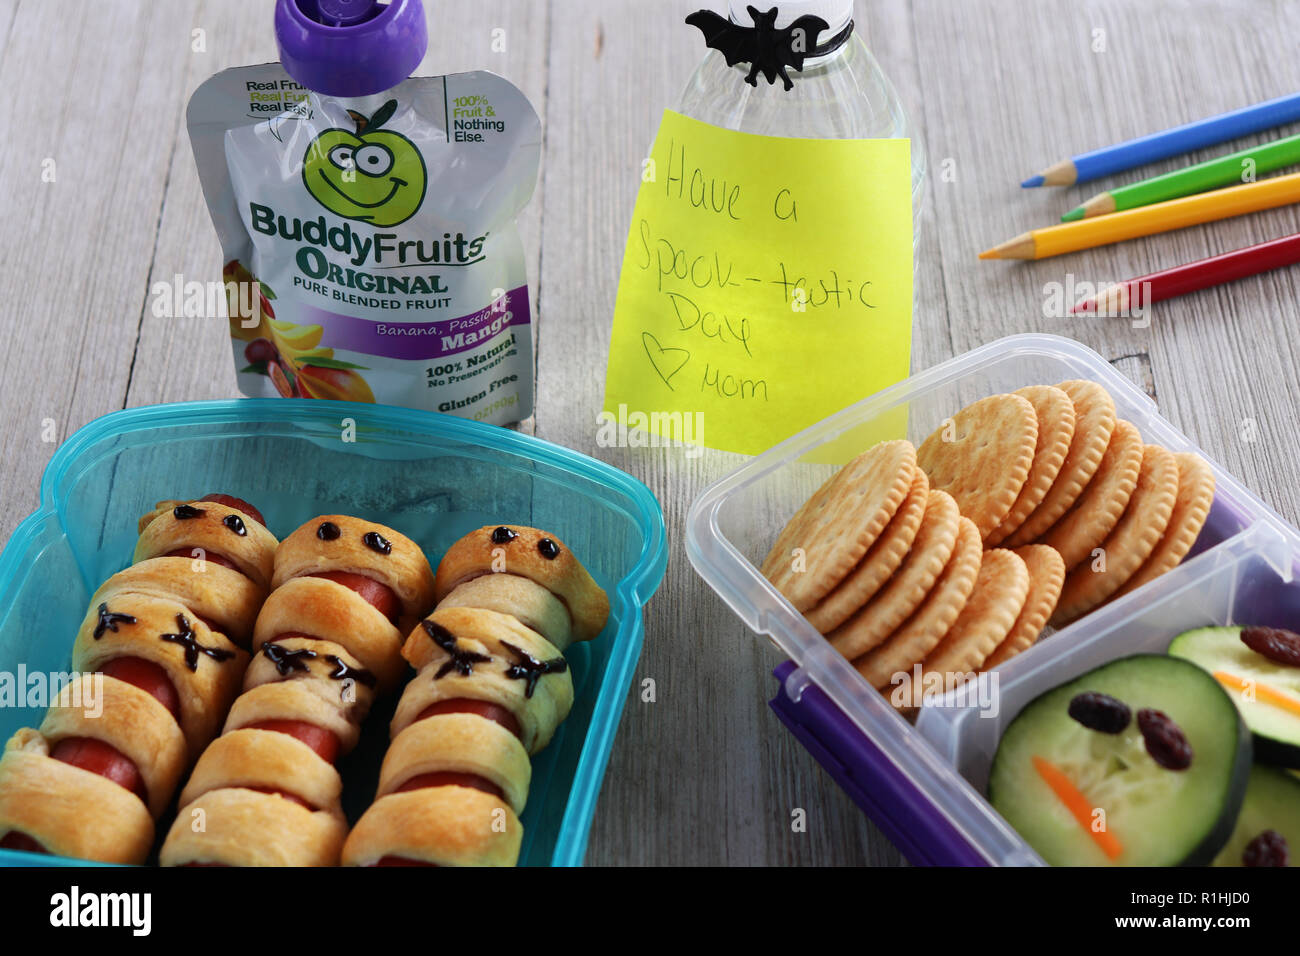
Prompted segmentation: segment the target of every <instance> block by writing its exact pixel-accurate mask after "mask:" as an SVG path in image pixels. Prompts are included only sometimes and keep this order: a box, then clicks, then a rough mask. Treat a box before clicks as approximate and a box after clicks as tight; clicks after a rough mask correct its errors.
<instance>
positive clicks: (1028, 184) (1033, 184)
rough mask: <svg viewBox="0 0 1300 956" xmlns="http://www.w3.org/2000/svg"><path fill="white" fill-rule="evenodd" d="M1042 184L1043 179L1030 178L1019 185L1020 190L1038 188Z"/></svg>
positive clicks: (1039, 177)
mask: <svg viewBox="0 0 1300 956" xmlns="http://www.w3.org/2000/svg"><path fill="white" fill-rule="evenodd" d="M1044 182H1045V180H1044V179H1043V177H1042V176H1030V177H1029V178H1028V179H1026V180H1025V181H1024V182H1023V183H1021V184H1020V188H1021V189H1035V188H1037V187H1038V186H1041V185H1043V183H1044Z"/></svg>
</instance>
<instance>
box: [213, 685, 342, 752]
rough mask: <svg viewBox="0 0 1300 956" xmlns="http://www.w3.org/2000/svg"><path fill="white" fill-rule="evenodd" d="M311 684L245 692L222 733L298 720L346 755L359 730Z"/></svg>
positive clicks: (231, 710) (259, 686)
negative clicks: (331, 736)
mask: <svg viewBox="0 0 1300 956" xmlns="http://www.w3.org/2000/svg"><path fill="white" fill-rule="evenodd" d="M311 683H313V682H309V681H296V680H290V681H279V682H276V683H272V684H259V685H258V686H257V687H254V688H253V689H251V690H246V691H244V693H242V694H240V695H239V697H238V698H236V700H235V703H234V705H233V706H231V708H230V714H229V716H227V717H226V725H225V728H224V729H223V731H222V732H223V733H224V734H229V733H230V732H231V731H234V730H238V729H240V728H241V727H247V726H249V725H250V724H260V723H261V722H262V721H264V720H301V721H304V722H306V723H309V724H313V725H314V726H316V727H320V728H321V729H322V730H328V731H330V732H331V733H333V734H334V736H335V737H337V738H338V741H339V756H340V757H343V756H346V755H347V754H349V753H351V752H352V751H353V749H354V748H355V747H356V745H357V741H358V740H360V739H361V728H360V726H359V725H358V722H356V721H353V720H350V719H349V718H348V716H347V712H346V711H345V710H342V709H340V708H339V707H338V706H337V705H336V704H334V703H331V702H330V701H328V700H326V699H325V698H323V697H321V696H320V695H319V694H317V693H316V692H315V691H314V690H312V688H311Z"/></svg>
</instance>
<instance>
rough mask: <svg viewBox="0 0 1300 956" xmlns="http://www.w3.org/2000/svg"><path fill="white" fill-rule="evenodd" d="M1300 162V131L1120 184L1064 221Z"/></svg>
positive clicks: (1184, 193) (1204, 188) (1213, 186)
mask: <svg viewBox="0 0 1300 956" xmlns="http://www.w3.org/2000/svg"><path fill="white" fill-rule="evenodd" d="M1296 163H1300V135H1297V136H1288V137H1287V138H1286V139H1279V140H1277V141H1276V142H1273V143H1266V144H1265V145H1263V146H1253V147H1251V148H1250V149H1243V150H1241V151H1240V152H1236V153H1231V154H1229V155H1227V156H1220V157H1219V158H1218V159H1211V160H1209V161H1207V162H1204V163H1197V164H1196V165H1195V166H1187V167H1185V168H1184V169H1178V170H1175V171H1174V172H1172V173H1165V174H1164V175H1163V176H1154V177H1152V178H1151V179H1144V180H1142V182H1140V183H1133V184H1132V185H1130V186H1119V187H1117V188H1115V189H1111V190H1108V191H1106V192H1104V193H1098V194H1097V195H1095V196H1093V197H1092V198H1091V199H1089V200H1088V201H1087V202H1085V203H1083V204H1081V205H1079V206H1076V207H1075V208H1074V209H1072V210H1070V211H1069V212H1067V213H1066V214H1065V215H1064V216H1062V217H1061V222H1075V221H1076V220H1079V219H1091V218H1092V217H1093V216H1106V215H1109V214H1110V213H1112V212H1122V211H1124V210H1125V209H1137V208H1138V207H1139V206H1150V205H1153V204H1155V203H1158V202H1167V201H1168V200H1170V199H1179V198H1181V197H1182V196H1191V195H1194V194H1195V193H1203V192H1206V191H1207V190H1210V189H1219V188H1221V187H1223V186H1231V185H1233V184H1235V183H1240V182H1246V181H1247V179H1246V178H1245V174H1246V173H1247V172H1249V173H1250V174H1251V178H1252V179H1253V178H1254V176H1255V175H1258V174H1260V173H1271V172H1274V171H1276V170H1279V169H1282V168H1283V167H1284V166H1294V165H1295V164H1296Z"/></svg>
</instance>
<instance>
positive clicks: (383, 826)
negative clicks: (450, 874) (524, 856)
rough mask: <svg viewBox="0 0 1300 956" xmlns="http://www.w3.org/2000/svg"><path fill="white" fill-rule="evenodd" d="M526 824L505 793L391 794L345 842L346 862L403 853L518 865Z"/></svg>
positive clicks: (441, 790) (365, 862) (456, 862)
mask: <svg viewBox="0 0 1300 956" xmlns="http://www.w3.org/2000/svg"><path fill="white" fill-rule="evenodd" d="M522 841H523V827H521V826H520V825H519V818H518V817H517V816H515V813H514V811H513V810H511V809H510V808H509V807H508V806H506V804H505V802H504V801H502V800H501V799H500V798H499V797H496V796H493V795H492V794H490V793H484V792H482V791H481V790H474V789H472V788H470V787H454V786H453V787H425V788H423V789H421V790H408V791H407V792H405V793H390V794H388V795H387V796H383V797H380V798H379V799H378V800H376V801H375V802H374V803H372V804H371V805H370V809H368V810H367V811H366V812H365V814H364V815H363V816H362V817H361V819H360V820H358V821H357V825H356V826H355V827H353V829H352V833H351V834H350V835H349V836H348V840H347V843H345V844H344V846H343V865H344V866H374V865H375V864H376V863H378V862H379V861H380V860H381V859H383V858H384V857H386V856H401V857H405V858H407V859H411V860H420V861H423V862H426V863H433V864H436V865H437V866H514V865H515V863H516V862H517V861H518V859H519V847H520V844H521V843H522Z"/></svg>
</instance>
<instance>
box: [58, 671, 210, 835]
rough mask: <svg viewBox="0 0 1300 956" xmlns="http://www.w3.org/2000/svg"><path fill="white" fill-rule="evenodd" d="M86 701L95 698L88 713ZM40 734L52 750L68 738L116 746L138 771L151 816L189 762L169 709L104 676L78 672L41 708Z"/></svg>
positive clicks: (168, 800)
mask: <svg viewBox="0 0 1300 956" xmlns="http://www.w3.org/2000/svg"><path fill="white" fill-rule="evenodd" d="M101 682H102V683H101ZM96 684H99V685H100V686H99V688H96V686H95V685H96ZM90 701H94V702H95V706H94V708H93V711H91V710H90V709H89V708H87V706H86V704H87V703H88V702H90ZM40 732H41V735H42V736H43V737H44V738H45V739H46V740H47V741H48V742H49V744H50V747H51V749H53V747H54V746H55V745H56V744H58V743H59V741H61V740H65V739H67V738H69V737H91V738H94V739H95V740H102V741H103V742H104V743H106V744H109V745H111V746H113V747H115V748H116V749H117V750H118V751H119V752H120V753H121V754H122V755H123V756H125V757H127V758H128V759H129V760H131V762H132V763H134V764H135V766H136V769H137V770H139V771H140V776H141V777H142V778H143V780H144V785H145V792H146V793H147V794H148V796H149V812H150V813H151V814H153V816H154V817H155V818H156V817H158V816H159V815H160V814H161V813H162V812H163V811H164V810H166V809H167V807H168V805H169V804H170V803H171V800H172V794H173V793H175V792H176V784H177V783H178V782H179V781H180V778H181V774H183V773H184V772H185V767H186V765H187V763H188V755H187V751H186V745H185V735H184V734H182V733H181V729H180V727H179V726H177V724H176V720H175V718H173V717H172V715H171V712H170V711H168V710H167V708H166V707H164V706H163V705H162V704H160V703H158V701H157V699H155V698H154V697H153V695H152V694H148V693H146V692H145V691H142V690H141V689H140V688H138V687H136V686H134V685H132V684H128V683H127V682H126V681H121V680H117V679H116V678H114V677H109V676H107V675H104V674H83V675H81V677H79V678H78V679H77V680H76V681H74V682H73V683H72V684H69V685H68V686H66V687H64V688H63V689H62V690H61V691H60V692H59V696H58V697H57V698H56V699H55V702H54V704H53V706H51V707H50V709H49V710H48V711H46V713H45V720H44V721H42V722H41V730H40Z"/></svg>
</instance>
